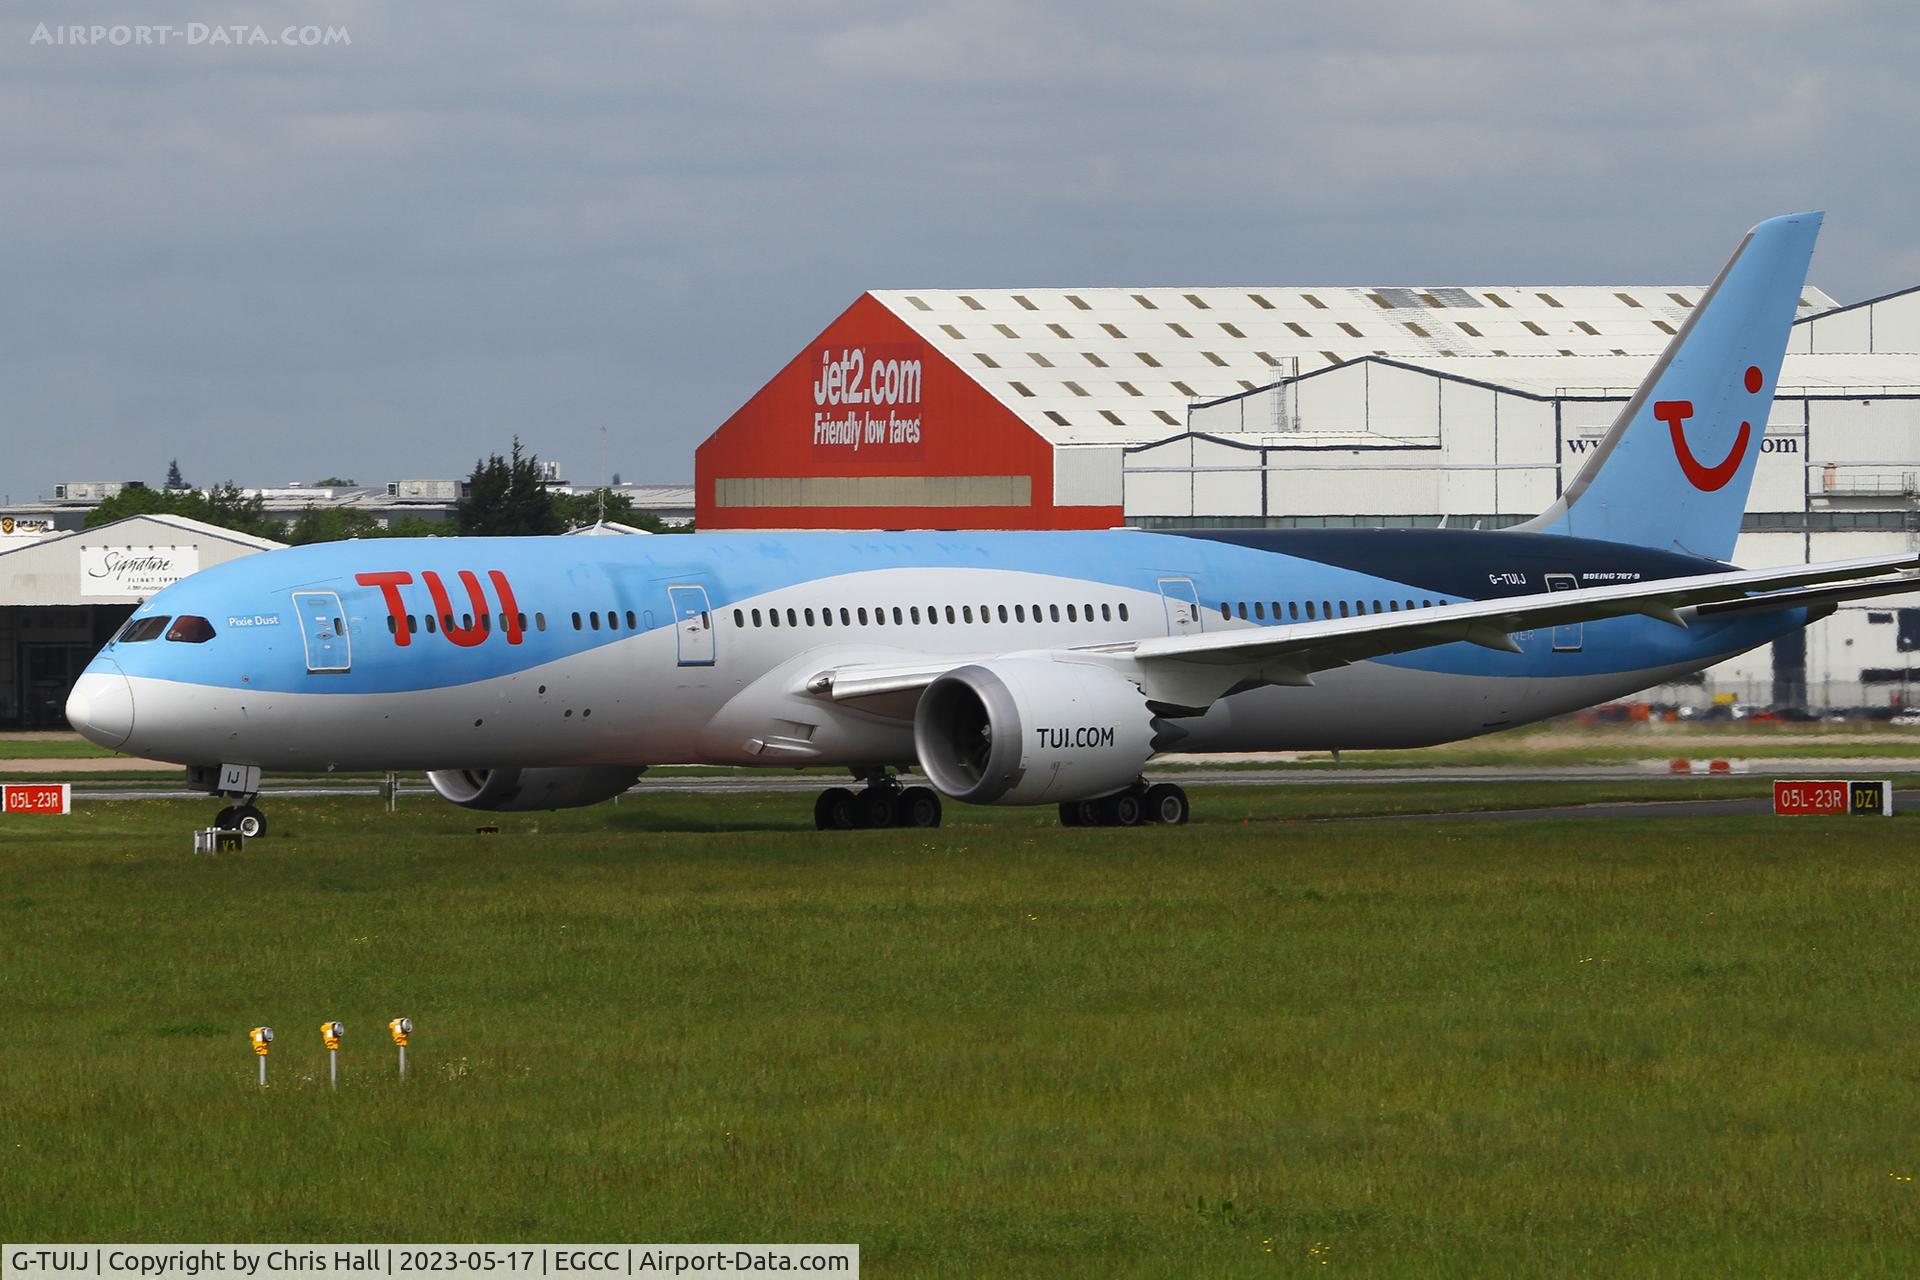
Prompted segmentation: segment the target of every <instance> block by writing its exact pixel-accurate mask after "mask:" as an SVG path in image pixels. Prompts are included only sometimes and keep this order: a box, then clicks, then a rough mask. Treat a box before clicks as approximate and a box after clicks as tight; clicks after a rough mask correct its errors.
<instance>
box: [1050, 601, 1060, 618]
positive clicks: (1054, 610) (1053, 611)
mask: <svg viewBox="0 0 1920 1280" xmlns="http://www.w3.org/2000/svg"><path fill="white" fill-rule="evenodd" d="M1047 616H1048V617H1050V618H1052V619H1053V620H1054V621H1055V622H1058V621H1060V606H1059V605H1057V604H1050V605H1048V606H1047Z"/></svg>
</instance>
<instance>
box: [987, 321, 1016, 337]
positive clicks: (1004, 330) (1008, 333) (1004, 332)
mask: <svg viewBox="0 0 1920 1280" xmlns="http://www.w3.org/2000/svg"><path fill="white" fill-rule="evenodd" d="M993 327H994V328H995V329H998V330H999V331H1000V336H1001V337H1003V338H1017V337H1019V336H1020V335H1019V334H1017V333H1015V332H1014V331H1013V327H1012V326H1011V325H1004V324H996V325H995V326H993Z"/></svg>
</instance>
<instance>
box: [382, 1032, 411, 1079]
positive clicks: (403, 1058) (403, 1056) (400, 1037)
mask: <svg viewBox="0 0 1920 1280" xmlns="http://www.w3.org/2000/svg"><path fill="white" fill-rule="evenodd" d="M387 1031H388V1032H389V1033H390V1034H391V1035H392V1036H393V1043H394V1044H395V1045H396V1046H397V1047H398V1048H399V1050H400V1078H401V1079H402V1080H405V1079H406V1078H407V1037H409V1036H411V1035H412V1034H413V1019H412V1018H395V1019H394V1020H393V1021H391V1022H389V1023H388V1024H387Z"/></svg>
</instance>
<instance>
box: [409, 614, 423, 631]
mask: <svg viewBox="0 0 1920 1280" xmlns="http://www.w3.org/2000/svg"><path fill="white" fill-rule="evenodd" d="M419 629H420V628H419V625H418V624H417V623H415V622H414V620H413V615H412V614H408V615H407V630H409V631H418V630H419Z"/></svg>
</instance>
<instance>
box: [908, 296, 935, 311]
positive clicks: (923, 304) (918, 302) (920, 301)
mask: <svg viewBox="0 0 1920 1280" xmlns="http://www.w3.org/2000/svg"><path fill="white" fill-rule="evenodd" d="M907 301H908V302H911V303H912V304H913V305H914V306H916V307H918V308H919V309H920V310H922V311H931V310H933V308H932V307H930V306H928V305H927V300H926V299H925V298H916V297H914V296H913V295H912V294H908V295H907Z"/></svg>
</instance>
